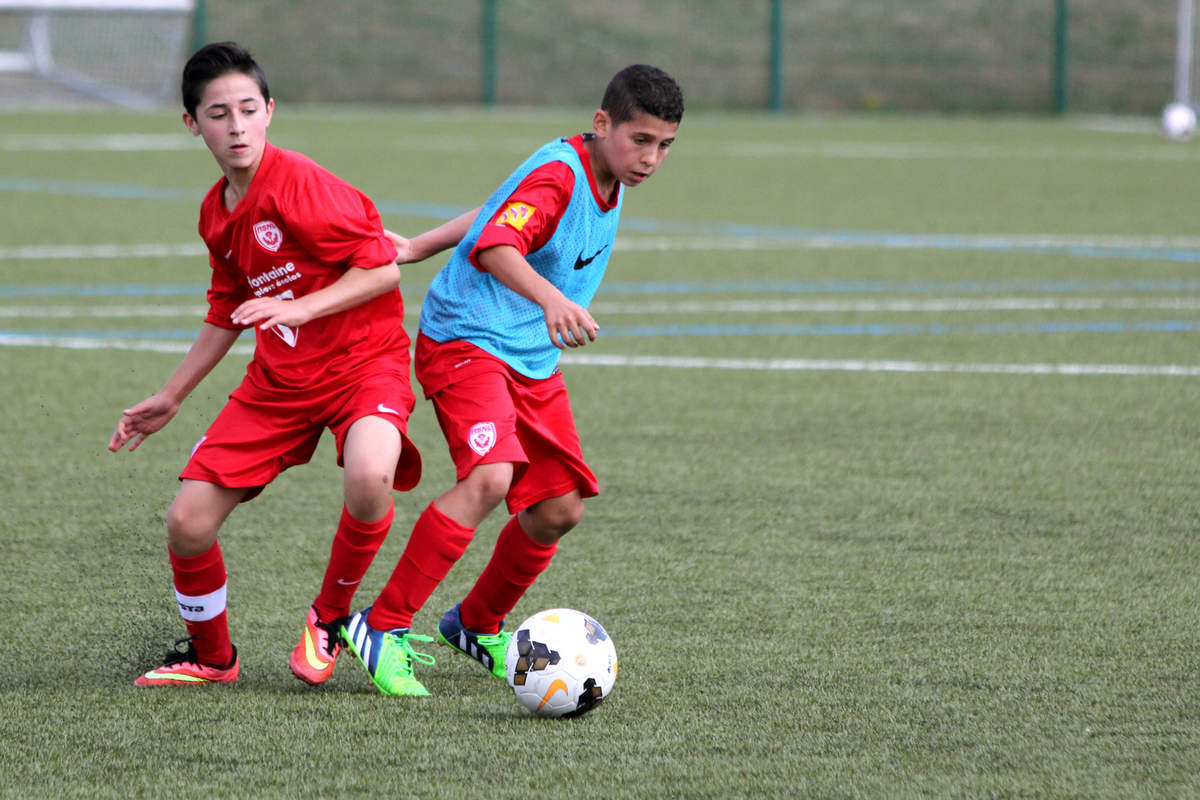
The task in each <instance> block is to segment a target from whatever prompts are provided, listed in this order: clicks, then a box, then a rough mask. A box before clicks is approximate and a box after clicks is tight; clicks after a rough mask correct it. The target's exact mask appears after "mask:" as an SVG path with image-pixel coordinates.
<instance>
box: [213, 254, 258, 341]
mask: <svg viewBox="0 0 1200 800" xmlns="http://www.w3.org/2000/svg"><path fill="white" fill-rule="evenodd" d="M208 264H209V266H211V267H212V283H211V284H209V287H208V314H207V315H206V316H205V317H204V321H205V322H208V323H211V324H213V325H216V326H217V327H218V328H231V329H234V330H241V329H242V328H244V327H246V326H245V325H234V324H233V323H232V322H231V321H230V319H229V316H230V315H231V314H232V313H233V311H234V309H236V308H237V307H238V306H240V305H241V304H242V303H243V302H245V300H246V298H247V297H248V296H249V293H248V292H247V288H246V283H245V280H244V279H243V278H242V277H241V276H240V275H239V274H238V273H237V272H235V271H234V270H232V269H229V268H227V267H226V266H225V265H224V264H223V263H222V262H221V261H220V260H219V259H218V258H217V257H216V256H215V255H213V254H212V253H209V255H208Z"/></svg>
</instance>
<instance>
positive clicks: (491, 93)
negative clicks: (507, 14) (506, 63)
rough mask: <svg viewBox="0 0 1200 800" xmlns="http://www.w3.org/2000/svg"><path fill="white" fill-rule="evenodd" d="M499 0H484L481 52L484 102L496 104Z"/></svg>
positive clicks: (488, 104)
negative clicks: (497, 7)
mask: <svg viewBox="0 0 1200 800" xmlns="http://www.w3.org/2000/svg"><path fill="white" fill-rule="evenodd" d="M498 2H499V0H483V23H482V25H480V36H481V37H482V40H483V41H482V42H481V45H482V46H481V48H480V52H481V53H482V58H483V75H482V77H483V98H482V99H483V104H484V105H485V106H494V105H495V104H496V5H497V4H498Z"/></svg>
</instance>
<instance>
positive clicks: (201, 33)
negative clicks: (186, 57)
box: [192, 0, 208, 53]
mask: <svg viewBox="0 0 1200 800" xmlns="http://www.w3.org/2000/svg"><path fill="white" fill-rule="evenodd" d="M206 44H208V11H207V9H206V8H205V6H204V0H195V3H194V4H193V5H192V52H193V53H194V52H196V51H197V50H199V49H200V48H201V47H204V45H206Z"/></svg>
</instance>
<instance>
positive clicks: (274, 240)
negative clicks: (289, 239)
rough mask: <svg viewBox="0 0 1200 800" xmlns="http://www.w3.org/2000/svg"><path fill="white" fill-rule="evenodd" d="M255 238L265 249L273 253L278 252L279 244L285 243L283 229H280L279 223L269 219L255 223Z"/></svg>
mask: <svg viewBox="0 0 1200 800" xmlns="http://www.w3.org/2000/svg"><path fill="white" fill-rule="evenodd" d="M254 238H255V239H256V240H257V241H258V243H259V244H260V245H262V246H263V247H264V248H265V249H267V250H270V251H271V252H272V253H278V252H279V245H281V244H283V231H281V230H279V226H278V225H276V224H275V223H274V222H271V220H269V219H267V220H263V221H262V222H256V223H254Z"/></svg>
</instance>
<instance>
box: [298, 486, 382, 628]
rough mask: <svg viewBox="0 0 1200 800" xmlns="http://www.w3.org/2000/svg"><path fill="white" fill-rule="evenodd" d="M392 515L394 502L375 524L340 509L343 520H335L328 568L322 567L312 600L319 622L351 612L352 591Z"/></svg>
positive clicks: (366, 566)
mask: <svg viewBox="0 0 1200 800" xmlns="http://www.w3.org/2000/svg"><path fill="white" fill-rule="evenodd" d="M395 515H396V506H395V504H394V503H393V505H392V507H391V508H389V509H388V511H387V513H386V514H384V515H383V517H381V518H380V519H378V520H376V521H374V522H363V521H362V520H360V519H355V518H354V517H352V516H350V512H349V511H347V510H346V508H345V507H344V506H343V507H342V518H341V520H339V521H338V527H337V533H335V534H334V535H333V547H332V548H331V550H330V553H329V566H327V567H326V568H325V579H324V581H322V582H321V593H320V594H318V595H317V599H316V600H314V601H313V606H314V607H315V608H316V609H317V616H318V617H320V618H321V619H322V620H324V621H325V622H329V621H330V620H334V619H337V618H338V617H344V616H346V615H347V614H349V613H350V600H351V599H352V598H353V597H354V590H355V589H357V588H358V584H359V583H361V582H362V579H363V576H364V575H366V574H367V568H368V567H370V566H371V562H372V561H374V560H375V554H376V553H378V552H379V548H380V547H382V546H383V541H384V539H386V538H387V535H388V531H390V530H391V529H392V519H393V518H394V517H395Z"/></svg>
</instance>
